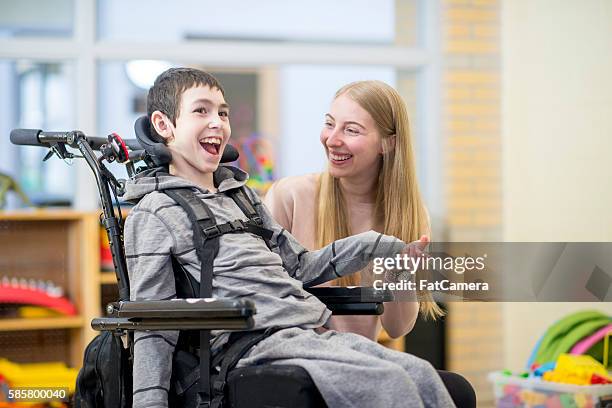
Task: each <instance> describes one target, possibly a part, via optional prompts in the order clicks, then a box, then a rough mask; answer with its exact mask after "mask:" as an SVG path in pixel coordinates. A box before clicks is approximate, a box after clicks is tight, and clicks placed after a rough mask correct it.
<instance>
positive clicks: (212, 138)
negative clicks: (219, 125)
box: [204, 137, 221, 144]
mask: <svg viewBox="0 0 612 408" xmlns="http://www.w3.org/2000/svg"><path fill="white" fill-rule="evenodd" d="M204 143H212V144H221V140H219V139H217V138H216V137H207V138H206V139H204Z"/></svg>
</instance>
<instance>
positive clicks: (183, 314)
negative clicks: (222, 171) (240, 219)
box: [10, 116, 476, 408]
mask: <svg viewBox="0 0 612 408" xmlns="http://www.w3.org/2000/svg"><path fill="white" fill-rule="evenodd" d="M135 132H136V137H137V139H135V140H134V139H132V140H123V139H122V138H121V137H120V136H119V135H117V134H116V133H113V134H111V135H109V136H108V137H106V138H102V137H91V136H86V135H85V134H83V133H82V132H80V131H69V132H43V131H41V130H39V129H15V130H13V131H12V132H11V135H10V138H11V142H12V143H14V144H18V145H32V146H42V147H46V148H49V149H50V150H51V152H53V153H54V154H55V155H57V156H58V157H60V158H61V159H72V158H75V157H82V158H84V159H85V161H86V162H87V164H88V166H89V167H90V169H91V170H92V172H93V174H94V177H95V180H96V183H97V187H98V192H99V195H100V203H101V206H102V216H101V221H102V223H103V225H104V228H105V229H106V232H107V234H108V238H109V242H110V248H111V253H112V258H113V263H114V266H115V273H116V276H117V282H118V287H119V299H118V301H117V302H114V303H111V304H109V305H108V306H107V310H106V312H107V317H100V318H96V319H94V320H92V322H91V326H92V328H94V330H97V331H109V332H112V333H113V334H115V335H116V336H118V337H120V338H122V339H123V344H124V347H125V350H128V351H130V352H131V351H133V331H135V330H180V331H188V332H190V333H192V334H194V333H195V334H197V333H200V334H206V336H210V331H212V330H223V331H227V330H232V331H236V332H238V333H244V332H248V331H249V330H250V329H252V328H253V315H254V314H255V313H257V310H256V305H255V304H253V302H252V301H249V300H248V299H246V300H245V299H240V300H233V299H217V298H214V299H201V298H198V295H197V291H194V290H193V288H194V286H195V287H197V285H199V284H198V282H197V281H195V282H194V279H193V277H191V275H190V274H189V273H187V272H186V271H184V270H182V266H181V265H180V264H178V263H173V267H174V274H175V281H176V283H177V298H181V299H182V300H181V299H174V300H165V301H130V300H129V293H130V291H129V282H128V274H127V266H126V257H125V253H124V249H123V244H122V242H123V230H122V221H123V218H122V215H121V208H120V205H119V201H118V196H121V195H122V194H123V193H124V185H125V184H124V183H125V181H124V180H118V179H117V178H116V177H115V176H114V175H113V174H112V173H111V172H110V171H109V169H108V167H107V165H106V164H105V163H112V162H117V163H121V164H124V165H125V166H126V169H127V172H128V175H129V177H134V176H136V175H137V174H139V173H140V172H142V171H146V170H148V169H151V168H154V167H160V166H167V164H168V163H169V161H170V158H171V155H170V152H169V150H168V149H167V148H166V146H164V145H163V144H161V143H157V142H155V141H154V140H153V139H151V137H150V135H149V121H148V118H147V117H146V116H145V117H141V118H139V119H138V120H137V121H136V124H135ZM67 146H68V147H71V148H73V149H77V150H78V151H79V152H80V156H77V155H75V154H74V153H72V152H71V151H69V150H68V149H67V148H66V147H67ZM237 158H238V153H237V151H236V150H235V149H234V148H233V147H232V146H231V145H227V146H226V149H225V151H224V153H223V156H222V158H221V163H227V162H233V161H235V160H237ZM111 194H112V196H114V198H115V203H113V200H112V196H111ZM189 288H191V289H189ZM305 289H306V290H308V291H309V292H311V293H312V294H313V295H315V296H317V297H318V298H319V300H321V301H322V302H323V303H325V304H326V306H327V308H328V309H330V310H331V311H332V313H333V314H343V315H351V314H352V315H365V314H371V315H372V314H373V315H380V314H382V313H383V311H384V305H383V302H388V301H392V300H393V296H392V295H391V293H390V292H389V291H379V290H374V289H372V288H363V287H353V288H342V287H324V288H321V287H317V288H305ZM206 338H208V337H206ZM206 348H208V349H206ZM192 351H195V352H196V353H198V354H199V356H200V357H201V358H204V356H205V357H206V359H205V360H201V361H206V362H207V364H203V363H200V365H199V367H197V368H198V369H199V370H198V371H199V374H200V375H199V378H203V379H208V380H209V382H208V384H199V385H198V386H197V387H198V389H199V390H200V391H199V397H200V398H199V400H200V402H199V405H197V406H199V407H209V406H214V405H215V404H214V403H213V404H212V405H211V403H212V402H213V396H214V395H219V394H221V395H222V401H221V402H220V404H219V405H217V406H223V407H233V408H241V407H242V408H244V407H249V408H255V407H292V408H302V407H303V408H311V407H312V408H314V407H326V406H327V405H326V404H325V401H324V400H323V398H322V396H321V394H320V393H319V391H318V390H317V388H316V386H315V384H314V383H313V381H312V379H311V378H310V376H309V374H308V373H307V372H306V370H305V369H303V368H301V367H298V366H286V365H285V366H284V365H259V366H251V367H241V368H234V367H233V365H235V363H236V362H237V359H238V358H239V357H238V358H236V361H235V362H234V363H233V365H232V366H228V367H225V368H223V367H222V369H224V370H226V371H227V372H226V373H223V374H225V375H224V376H223V377H221V376H219V373H218V370H217V372H215V367H217V366H216V365H215V361H217V362H218V359H216V358H215V357H216V356H215V355H212V364H211V362H210V358H211V350H210V346H208V347H204V349H202V348H201V349H199V350H192ZM130 372H131V370H130ZM211 373H212V378H211ZM439 373H440V376H441V378H442V380H443V382H444V383H445V385H446V387H447V389H448V390H449V393H450V394H451V397H452V398H453V400H454V401H455V403H456V404H457V406H459V407H472V406H476V403H475V394H474V391H473V389H472V387H471V385H470V384H469V383H468V382H467V381H466V380H465V379H464V378H463V377H461V376H459V375H457V374H454V373H448V372H439ZM191 374H193V373H191ZM196 374H197V373H196ZM127 391H128V392H131V389H130V390H127ZM126 400H127V401H126V403H125V406H126V407H129V406H131V395H129V396H126ZM96 406H104V405H96Z"/></svg>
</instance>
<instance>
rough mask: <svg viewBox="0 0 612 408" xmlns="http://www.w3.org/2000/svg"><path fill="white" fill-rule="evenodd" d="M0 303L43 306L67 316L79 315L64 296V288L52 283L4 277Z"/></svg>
mask: <svg viewBox="0 0 612 408" xmlns="http://www.w3.org/2000/svg"><path fill="white" fill-rule="evenodd" d="M0 303H14V304H20V305H32V306H41V307H46V308H49V309H51V310H53V311H55V312H58V313H60V314H62V315H67V316H75V315H76V314H77V310H76V308H75V307H74V305H73V304H72V303H71V302H70V301H69V300H68V299H66V298H65V297H64V296H63V290H62V288H61V287H59V286H56V285H54V284H53V282H51V281H46V282H44V281H40V280H39V281H36V280H33V279H30V280H27V279H25V278H21V279H17V278H12V279H9V278H8V277H6V276H4V277H3V278H2V280H1V281H0Z"/></svg>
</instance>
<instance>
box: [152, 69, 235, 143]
mask: <svg viewBox="0 0 612 408" xmlns="http://www.w3.org/2000/svg"><path fill="white" fill-rule="evenodd" d="M206 85H207V86H208V87H210V88H211V89H212V88H217V89H218V90H219V91H221V93H222V94H223V96H225V91H224V90H223V87H222V86H221V83H220V82H219V81H218V80H217V78H215V77H214V76H212V75H211V74H209V73H208V72H204V71H202V70H199V69H195V68H170V69H168V70H166V71H164V72H162V73H161V74H159V76H158V77H157V78H156V79H155V83H154V84H153V86H152V87H151V89H149V93H148V95H147V116H148V117H149V118H151V114H152V113H153V112H155V111H157V110H158V111H160V112H162V113H164V114H165V115H166V116H168V119H170V121H171V122H172V124H173V125H176V118H177V117H178V114H179V110H180V108H181V96H182V95H183V92H185V91H186V90H187V89H189V88H193V87H195V86H206ZM151 138H152V139H154V140H155V141H157V142H162V143H165V139H164V138H163V137H161V136H160V135H159V134H158V133H157V132H156V131H155V128H154V127H153V123H151Z"/></svg>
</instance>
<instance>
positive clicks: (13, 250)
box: [0, 210, 100, 368]
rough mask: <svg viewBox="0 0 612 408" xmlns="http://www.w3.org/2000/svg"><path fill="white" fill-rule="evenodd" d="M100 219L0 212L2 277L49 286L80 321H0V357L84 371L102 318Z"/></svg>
mask: <svg viewBox="0 0 612 408" xmlns="http://www.w3.org/2000/svg"><path fill="white" fill-rule="evenodd" d="M99 271H100V248H99V220H98V213H90V212H77V211H69V210H61V211H59V210H58V211H54V210H39V211H28V212H0V277H2V276H6V277H8V278H9V279H10V278H18V279H27V280H28V281H30V280H36V281H51V282H53V283H54V284H55V285H57V286H59V287H61V288H62V289H63V292H64V296H66V297H67V298H68V299H69V300H70V301H71V302H72V303H73V304H74V305H75V307H76V309H77V315H76V316H62V317H42V318H20V317H3V318H2V319H0V357H4V358H8V359H9V360H12V361H15V362H19V363H25V362H43V361H64V362H65V363H67V364H68V365H69V366H71V367H76V368H78V367H80V366H81V364H82V359H83V351H84V349H85V346H86V345H87V343H89V341H90V340H91V339H93V338H94V337H95V336H96V332H95V331H94V330H92V329H91V327H90V321H91V319H92V318H94V317H96V316H99V315H100V272H99Z"/></svg>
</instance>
